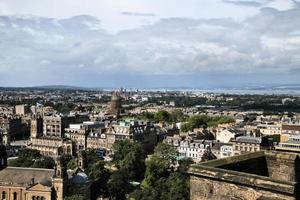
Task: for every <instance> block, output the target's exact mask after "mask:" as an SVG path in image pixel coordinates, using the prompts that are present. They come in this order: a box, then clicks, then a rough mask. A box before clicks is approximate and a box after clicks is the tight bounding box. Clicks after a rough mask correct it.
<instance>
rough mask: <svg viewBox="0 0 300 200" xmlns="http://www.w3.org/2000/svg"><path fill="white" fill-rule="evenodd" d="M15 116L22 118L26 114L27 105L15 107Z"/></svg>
mask: <svg viewBox="0 0 300 200" xmlns="http://www.w3.org/2000/svg"><path fill="white" fill-rule="evenodd" d="M15 113H16V115H20V116H24V115H26V114H27V113H28V107H27V105H16V106H15Z"/></svg>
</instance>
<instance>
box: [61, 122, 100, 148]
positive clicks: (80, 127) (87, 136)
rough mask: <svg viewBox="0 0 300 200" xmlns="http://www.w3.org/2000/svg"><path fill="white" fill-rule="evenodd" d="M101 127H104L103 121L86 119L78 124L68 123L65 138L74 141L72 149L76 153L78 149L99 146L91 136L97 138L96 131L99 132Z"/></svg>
mask: <svg viewBox="0 0 300 200" xmlns="http://www.w3.org/2000/svg"><path fill="white" fill-rule="evenodd" d="M103 129H105V125H104V123H103V122H97V121H96V122H91V121H88V122H83V123H80V124H70V125H69V128H66V129H65V134H66V137H67V138H69V139H71V140H72V141H73V142H74V144H75V145H74V146H73V148H74V149H73V150H74V152H75V153H76V154H77V153H78V152H79V151H80V150H86V149H88V148H90V149H97V148H99V147H100V146H98V145H97V144H94V142H93V141H92V140H91V138H97V137H98V133H100V134H101V130H103ZM97 141H98V140H97ZM96 143H97V142H96Z"/></svg>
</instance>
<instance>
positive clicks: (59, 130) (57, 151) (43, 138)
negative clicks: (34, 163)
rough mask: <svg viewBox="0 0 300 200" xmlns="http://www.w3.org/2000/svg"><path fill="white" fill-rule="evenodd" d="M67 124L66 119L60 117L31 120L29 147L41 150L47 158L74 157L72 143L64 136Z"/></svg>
mask: <svg viewBox="0 0 300 200" xmlns="http://www.w3.org/2000/svg"><path fill="white" fill-rule="evenodd" d="M41 124H42V125H41ZM66 124H67V122H66V119H64V118H62V117H59V116H53V117H52V116H48V117H44V118H43V119H41V118H36V117H34V118H33V119H32V120H31V136H30V142H29V143H28V145H27V147H28V148H30V149H36V150H39V151H40V152H41V154H42V155H46V156H58V155H61V154H68V155H72V154H73V144H72V141H71V140H69V139H67V138H65V134H64V133H65V126H66ZM42 127H43V128H42ZM41 131H42V132H41Z"/></svg>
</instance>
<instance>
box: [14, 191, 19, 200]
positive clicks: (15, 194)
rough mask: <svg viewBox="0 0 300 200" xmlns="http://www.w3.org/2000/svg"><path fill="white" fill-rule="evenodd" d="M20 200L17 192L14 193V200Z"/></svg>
mask: <svg viewBox="0 0 300 200" xmlns="http://www.w3.org/2000/svg"><path fill="white" fill-rule="evenodd" d="M17 199H18V195H17V193H16V192H14V195H13V200H17Z"/></svg>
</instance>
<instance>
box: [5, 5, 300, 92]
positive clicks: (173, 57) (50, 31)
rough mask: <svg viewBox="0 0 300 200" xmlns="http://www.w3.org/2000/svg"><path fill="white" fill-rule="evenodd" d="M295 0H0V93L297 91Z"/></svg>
mask: <svg viewBox="0 0 300 200" xmlns="http://www.w3.org/2000/svg"><path fill="white" fill-rule="evenodd" d="M299 77H300V1H299V0H184V1H179V0H163V1H161V0H122V1H118V0H76V1H74V0H22V1H20V0H0V86H38V85H73V86H84V87H134V88H153V87H194V88H206V87H240V86H248V85H266V84H300V81H299Z"/></svg>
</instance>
